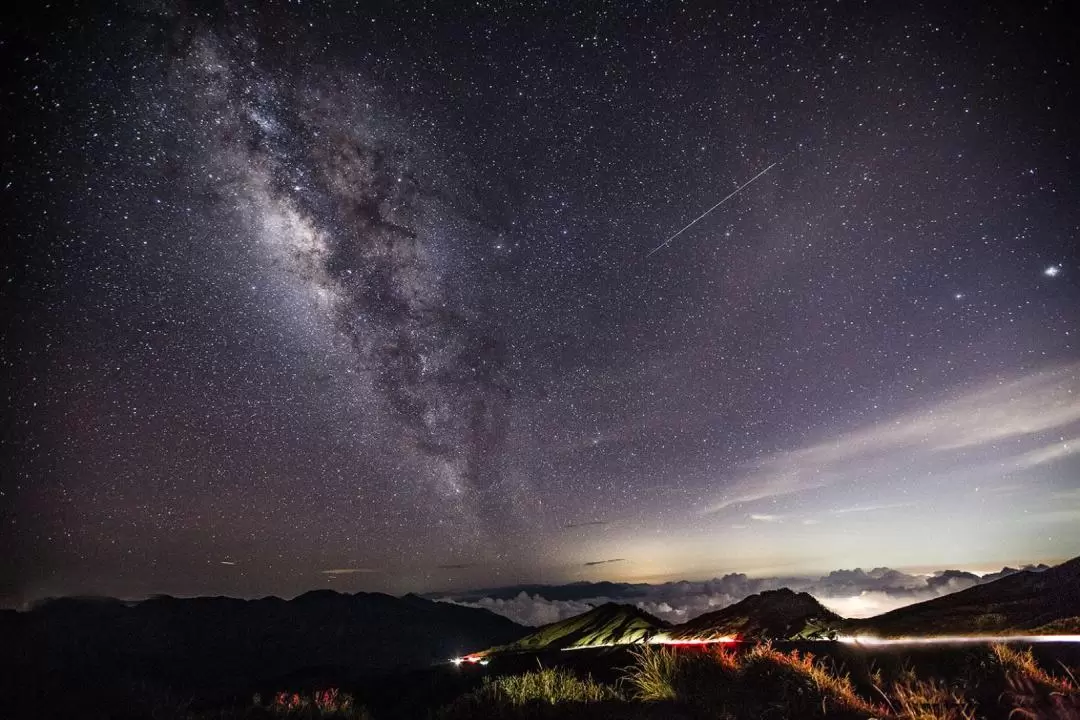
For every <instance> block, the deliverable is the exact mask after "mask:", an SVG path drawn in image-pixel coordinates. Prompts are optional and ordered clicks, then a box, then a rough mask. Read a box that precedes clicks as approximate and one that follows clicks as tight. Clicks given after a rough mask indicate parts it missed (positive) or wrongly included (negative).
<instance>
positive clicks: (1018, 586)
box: [846, 557, 1080, 637]
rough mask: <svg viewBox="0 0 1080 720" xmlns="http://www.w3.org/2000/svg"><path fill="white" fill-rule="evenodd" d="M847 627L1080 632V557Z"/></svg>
mask: <svg viewBox="0 0 1080 720" xmlns="http://www.w3.org/2000/svg"><path fill="white" fill-rule="evenodd" d="M846 629H847V630H848V631H849V632H853V633H862V634H873V635H877V636H880V637H898V636H910V635H965V634H980V633H985V634H1000V633H1006V632H1009V633H1025V634H1035V635H1039V634H1059V633H1064V634H1073V633H1080V557H1077V558H1073V559H1072V560H1069V561H1068V562H1065V563H1062V564H1061V565H1057V566H1055V567H1052V568H1050V569H1048V570H1043V571H1039V572H1035V571H1020V572H1016V573H1011V574H1009V575H1007V576H1005V577H1002V578H1000V579H998V580H995V581H993V582H990V583H986V584H983V585H978V586H976V587H973V588H968V589H967V590H961V591H960V592H956V593H952V594H951V595H945V596H943V597H939V598H935V599H933V600H927V601H926V602H921V603H918V604H916V605H909V606H907V607H903V608H900V609H899V610H894V611H892V612H888V613H885V614H883V615H878V616H877V617H873V618H867V619H865V620H849V621H848V622H847V623H846Z"/></svg>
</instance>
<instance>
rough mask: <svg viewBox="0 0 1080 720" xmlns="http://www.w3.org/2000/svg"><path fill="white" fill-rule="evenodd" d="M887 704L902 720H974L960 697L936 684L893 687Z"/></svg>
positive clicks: (910, 682)
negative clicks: (889, 701) (889, 702)
mask: <svg viewBox="0 0 1080 720" xmlns="http://www.w3.org/2000/svg"><path fill="white" fill-rule="evenodd" d="M891 704H892V706H893V708H894V709H895V711H896V713H897V715H898V716H899V717H900V718H902V720H975V708H974V706H973V704H972V703H971V702H970V701H969V700H968V699H967V698H966V697H964V694H963V693H962V692H960V691H959V690H954V689H951V688H949V687H947V686H946V685H945V683H942V682H938V681H937V680H915V679H909V680H903V681H901V682H898V683H896V684H895V685H893V689H892V700H891Z"/></svg>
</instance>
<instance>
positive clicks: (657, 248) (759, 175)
mask: <svg viewBox="0 0 1080 720" xmlns="http://www.w3.org/2000/svg"><path fill="white" fill-rule="evenodd" d="M779 162H780V160H777V161H776V162H774V163H773V164H772V165H770V166H769V167H767V168H765V169H764V170H762V171H761V172H759V173H758V174H757V175H755V176H754V177H752V178H750V179H749V180H747V181H746V182H744V183H743V184H742V185H740V186H739V187H737V188H735V190H734V192H732V193H731V194H730V195H728V196H727V197H725V198H724V199H723V200H721V201H720V202H718V203H716V204H715V205H713V206H712V207H711V208H709V209H708V210H706V211H705V212H703V213H701V214H700V215H698V216H697V217H696V218H694V219H693V220H691V221H690V223H689V224H688V225H687V226H686V227H684V228H683V229H682V230H680V231H679V232H677V233H675V234H674V235H672V236H671V237H669V238H668V239H667V240H665V241H664V242H662V243H660V244H659V245H657V246H656V247H654V248H653V249H652V250H650V251H649V253H648V254H647V255H646V256H645V257H650V256H651V255H652V254H653V253H654V252H656V251H657V250H660V249H661V248H663V247H666V246H667V244H668V243H670V242H671V241H672V240H674V239H675V238H677V237H679V236H680V235H682V234H683V233H684V232H686V231H687V230H689V229H690V228H692V227H694V225H697V224H698V222H699V221H700V220H702V219H703V218H704V217H705V216H706V215H708V214H709V213H711V212H712V211H713V210H715V209H716V208H718V207H720V206H721V205H723V204H724V203H726V202H727V201H728V200H730V199H731V198H733V197H735V196H736V195H738V194H739V193H740V192H741V191H742V189H743V188H744V187H746V186H747V185H749V184H750V183H752V182H754V181H755V180H757V179H758V178H759V177H761V176H762V175H764V174H765V173H767V172H769V171H770V170H772V169H773V168H774V167H776V166H777V165H778V164H779Z"/></svg>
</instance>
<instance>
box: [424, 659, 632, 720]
mask: <svg viewBox="0 0 1080 720" xmlns="http://www.w3.org/2000/svg"><path fill="white" fill-rule="evenodd" d="M623 701H625V698H624V696H623V694H622V693H621V692H620V691H619V689H618V688H615V687H612V686H610V685H604V684H602V683H598V682H595V681H594V680H593V679H592V678H591V677H588V676H586V677H584V678H580V677H577V676H576V675H574V674H573V673H571V672H569V671H567V670H563V669H556V668H540V669H538V670H534V671H532V672H527V673H524V674H522V675H508V676H504V677H499V678H484V681H483V684H482V685H481V686H480V689H479V690H477V691H475V692H472V693H469V694H468V695H465V696H463V697H461V698H458V699H457V700H456V701H455V702H454V703H452V704H451V705H450V706H448V707H446V708H444V709H443V710H442V712H441V713H440V714H439V717H440V718H442V719H444V720H451V719H457V718H476V717H502V716H504V715H505V716H507V717H536V716H541V715H542V716H543V717H549V716H551V717H557V716H559V715H557V714H553V713H552V710H554V709H556V708H555V706H559V707H564V708H565V710H567V711H570V710H572V709H574V708H573V707H572V706H583V705H597V704H602V703H605V702H623ZM567 706H570V707H567ZM577 709H584V708H580V707H579V708H577ZM590 709H591V710H592V711H596V708H590ZM597 716H598V717H602V715H599V714H598V715H597Z"/></svg>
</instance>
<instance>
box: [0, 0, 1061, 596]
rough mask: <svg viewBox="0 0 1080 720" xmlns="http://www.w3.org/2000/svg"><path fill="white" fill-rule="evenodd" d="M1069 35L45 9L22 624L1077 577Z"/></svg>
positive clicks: (18, 28) (405, 8)
mask: <svg viewBox="0 0 1080 720" xmlns="http://www.w3.org/2000/svg"><path fill="white" fill-rule="evenodd" d="M50 13H51V14H50ZM1062 15H1064V9H1063V8H1058V7H1057V6H1055V5H1053V4H1051V5H1049V6H1047V8H1042V9H1039V10H1038V11H1037V12H1036V13H1034V14H1032V13H1022V14H1021V13H1019V12H1017V11H1014V10H1013V9H1011V8H1009V7H1008V6H1005V5H1002V6H997V5H994V4H985V5H982V6H980V8H979V10H978V12H977V13H976V14H974V15H971V14H967V13H964V14H961V13H952V12H950V11H948V10H941V9H939V8H937V7H936V6H934V5H929V4H928V5H926V6H921V7H920V6H916V5H913V6H910V7H907V6H905V8H903V9H895V8H894V9H886V8H879V9H877V10H875V9H867V8H861V7H860V8H856V7H848V6H847V5H845V4H843V3H841V4H837V5H829V6H828V7H826V6H819V7H814V6H800V7H789V6H787V5H785V4H782V3H766V4H755V5H754V6H753V8H750V7H746V8H741V9H730V10H725V11H720V10H716V9H714V8H711V7H709V6H707V5H705V4H702V5H696V4H690V5H685V4H682V5H671V6H657V7H646V6H642V7H641V8H639V9H635V8H634V7H631V6H620V5H619V4H595V5H589V6H585V5H580V4H576V3H563V4H558V3H556V4H543V5H536V6H530V7H528V8H520V7H518V8H511V7H509V6H507V7H500V6H494V7H488V6H484V5H477V6H470V7H468V8H462V7H459V6H457V5H455V4H450V3H447V4H427V5H424V4H419V3H387V4H373V5H367V4H365V5H364V6H363V7H361V6H357V7H348V8H345V7H340V6H339V7H334V6H330V5H327V6H323V5H320V4H318V3H312V4H286V5H281V6H274V7H270V8H267V9H259V10H256V9H246V8H241V7H231V6H227V7H217V6H215V5H213V4H209V3H207V4H196V5H186V4H183V5H181V4H178V5H175V6H174V5H170V4H168V3H159V4H156V5H155V6H154V7H153V8H152V9H145V8H144V9H136V8H133V7H132V6H131V5H123V6H121V5H117V6H113V7H111V8H103V9H96V10H85V11H80V12H77V13H73V14H61V13H59V12H58V11H48V12H44V13H43V14H40V15H38V16H34V17H29V16H28V17H24V18H21V19H18V20H17V21H16V22H13V23H12V24H11V29H10V30H6V31H5V37H4V44H3V48H4V53H5V62H6V63H7V65H8V66H9V67H11V68H14V76H13V78H12V79H11V80H10V81H8V82H7V83H6V87H5V89H6V91H7V92H6V97H7V98H8V106H9V112H10V114H11V116H12V117H15V118H19V121H18V122H17V123H15V124H14V125H13V126H12V127H11V129H10V130H9V131H8V132H7V134H6V135H5V140H6V143H7V144H6V150H5V152H6V154H7V157H10V158H12V159H13V162H10V163H5V167H4V168H3V170H2V173H3V178H2V186H3V187H4V192H5V194H6V196H7V199H8V203H9V207H10V208H11V210H10V211H8V212H7V213H5V219H6V220H7V227H8V232H9V235H11V236H12V237H13V238H15V241H16V247H17V252H16V253H14V254H10V255H7V256H5V258H4V268H5V275H6V288H5V308H6V309H7V310H8V312H7V313H5V317H6V318H7V319H8V321H7V323H6V325H5V330H6V331H5V333H4V335H5V343H4V354H3V363H4V367H5V372H6V376H7V377H8V379H9V391H8V400H7V403H6V419H7V423H6V425H7V427H8V428H9V430H10V431H9V432H8V433H5V437H6V440H5V447H6V449H7V450H8V452H6V453H5V456H6V460H5V465H4V473H3V485H2V492H3V495H2V496H0V511H2V519H3V522H4V530H3V532H4V533H5V535H6V536H7V537H4V538H3V539H4V543H5V546H10V547H11V548H13V549H14V550H15V552H12V553H8V554H7V555H8V557H5V558H4V559H3V560H0V569H2V570H3V574H2V582H0V596H3V598H4V599H5V602H8V603H13V604H18V603H21V602H25V601H27V600H31V599H34V598H38V597H41V596H45V595H54V594H67V593H107V594H114V595H121V596H125V597H135V596H145V595H147V594H151V593H157V592H170V593H175V594H192V593H222V594H236V595H247V596H252V595H261V594H267V593H276V594H282V595H292V594H295V593H298V592H301V591H303V590H306V589H310V588H311V587H322V586H330V587H335V588H338V589H341V590H350V591H353V590H358V589H378V590H387V591H393V592H400V591H406V590H429V591H441V590H449V589H455V588H456V589H461V588H466V587H483V586H491V585H508V584H511V583H516V582H525V581H528V582H545V581H546V582H564V581H571V580H582V579H587V580H597V579H605V578H607V579H617V580H633V581H664V580H671V579H680V578H687V579H694V580H703V579H705V578H711V577H718V576H721V575H723V574H725V573H729V572H746V573H750V574H752V575H753V574H755V573H756V574H761V575H766V574H768V575H781V576H791V575H796V574H810V575H813V574H815V573H823V572H826V571H829V570H833V569H836V568H842V567H854V566H856V565H862V566H865V567H876V566H880V565H886V564H888V565H892V566H894V567H903V568H931V567H956V568H963V569H976V568H977V569H984V570H989V569H997V568H1000V567H1001V566H1002V565H1004V564H1006V563H1011V564H1014V565H1015V564H1023V563H1027V562H1040V561H1053V560H1055V559H1060V558H1064V557H1067V556H1072V555H1076V554H1077V553H1078V552H1080V531H1077V530H1076V528H1077V527H1080V522H1077V521H1078V520H1080V481H1078V477H1080V452H1078V451H1080V352H1078V350H1077V347H1076V337H1077V333H1078V332H1080V327H1078V324H1080V289H1078V284H1077V278H1080V264H1078V256H1077V251H1076V248H1077V246H1078V245H1080V243H1078V239H1080V209H1078V208H1080V186H1078V185H1077V182H1076V178H1077V177H1078V176H1080V167H1078V159H1077V158H1078V152H1080V147H1078V144H1080V137H1078V134H1077V130H1076V126H1075V118H1076V116H1077V111H1078V110H1080V107H1078V102H1077V90H1076V88H1075V85H1076V83H1075V80H1074V75H1075V52H1074V50H1073V47H1072V44H1071V40H1070V39H1069V38H1068V36H1067V33H1066V32H1065V30H1064V29H1063V28H1067V27H1069V25H1068V23H1067V22H1066V20H1065V19H1064V18H1063V17H1059V16H1062ZM774 163H775V165H774ZM763 168H771V170H769V172H768V175H766V176H764V177H762V178H761V179H760V180H758V181H757V182H753V183H750V184H748V185H746V186H745V187H743V188H742V189H741V190H740V189H739V188H740V186H741V185H743V184H744V183H746V181H747V180H748V179H749V178H752V177H754V175H755V173H759V172H760V171H761V170H762V169H763ZM736 191H737V192H736ZM732 193H734V194H732ZM729 195H730V197H729ZM719 198H728V199H727V200H726V201H725V202H724V203H723V204H722V205H721V206H719V207H716V209H715V210H714V211H713V212H711V213H708V214H707V215H706V216H703V217H700V218H699V217H698V216H699V215H701V212H702V210H703V209H704V208H707V207H710V206H712V205H714V204H715V203H716V201H717V199H719ZM694 218H698V221H696V222H691V221H693V220H694ZM687 223H691V224H690V225H687ZM680 228H683V229H684V230H683V231H681V232H680V231H679V229H680ZM673 233H678V238H677V241H676V242H671V243H670V244H668V245H666V246H665V247H663V250H662V252H655V253H651V252H650V251H651V250H653V249H654V248H657V247H658V246H659V245H660V244H661V243H663V242H664V241H665V238H671V237H672V236H673Z"/></svg>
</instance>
